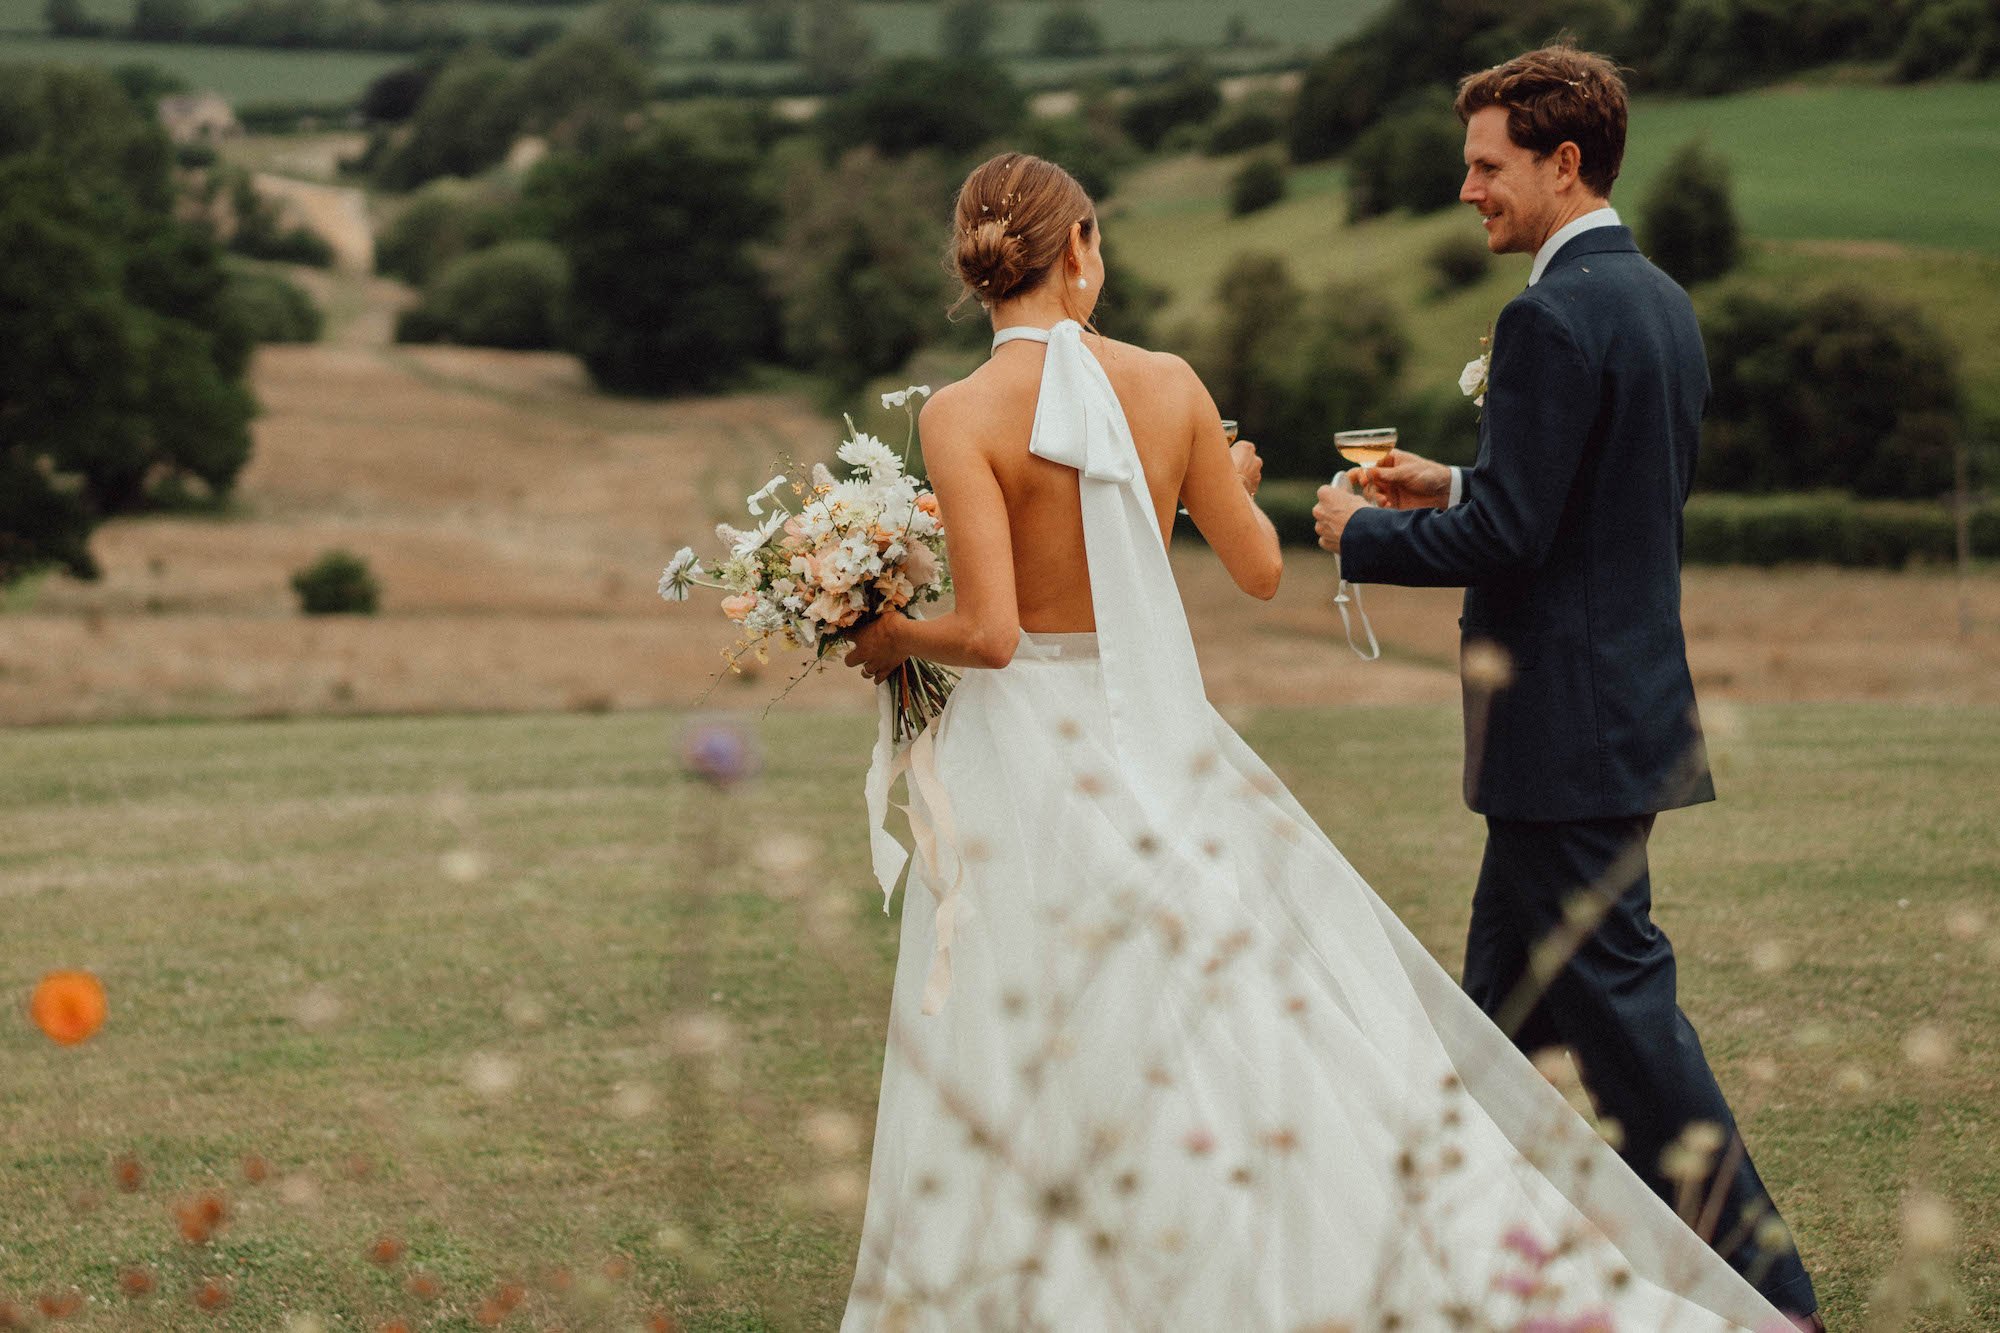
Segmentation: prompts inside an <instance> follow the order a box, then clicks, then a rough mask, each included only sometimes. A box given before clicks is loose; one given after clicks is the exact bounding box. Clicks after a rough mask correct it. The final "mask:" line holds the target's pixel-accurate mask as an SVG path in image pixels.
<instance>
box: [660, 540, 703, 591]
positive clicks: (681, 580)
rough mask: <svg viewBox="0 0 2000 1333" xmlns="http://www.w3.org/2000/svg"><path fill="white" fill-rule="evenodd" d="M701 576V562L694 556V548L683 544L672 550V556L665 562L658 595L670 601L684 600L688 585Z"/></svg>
mask: <svg viewBox="0 0 2000 1333" xmlns="http://www.w3.org/2000/svg"><path fill="white" fill-rule="evenodd" d="M700 577H701V562H700V561H699V560H697V559H695V558H694V548H693V547H691V546H683V547H681V549H680V550H678V551H676V552H674V558H673V559H672V560H669V561H668V562H667V568H666V571H665V572H664V573H662V574H661V575H660V596H662V597H664V598H666V599H667V600H668V601H670V602H685V601H686V600H687V599H688V587H689V586H690V585H691V584H692V583H693V582H694V581H695V580H696V579H698V578H700Z"/></svg>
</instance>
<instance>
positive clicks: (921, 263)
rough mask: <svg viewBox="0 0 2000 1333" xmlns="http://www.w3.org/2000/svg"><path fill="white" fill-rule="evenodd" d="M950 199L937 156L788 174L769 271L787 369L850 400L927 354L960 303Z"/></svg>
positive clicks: (871, 155) (850, 157) (862, 161)
mask: <svg viewBox="0 0 2000 1333" xmlns="http://www.w3.org/2000/svg"><path fill="white" fill-rule="evenodd" d="M950 189H951V184H950V182H949V181H948V180H946V179H945V177H944V175H943V174H942V173H941V172H940V171H939V170H938V168H937V165H936V164H935V163H934V162H933V161H932V160H930V159H928V158H922V157H916V158H907V159H905V160H903V161H901V162H885V161H884V160H882V159H881V158H880V157H879V156H877V155H876V154H875V152H874V151H873V150H872V149H867V148H857V149H855V150H853V151H852V152H850V153H848V154H847V155H846V156H845V157H843V158H842V159H841V160H840V162H839V163H838V164H837V165H836V166H833V167H823V166H821V165H820V164H819V163H817V162H814V161H811V160H807V161H806V162H803V163H801V164H800V165H799V167H798V168H797V169H795V170H792V171H790V172H788V173H786V178H785V185H784V194H783V196H782V199H781V207H782V211H783V218H784V220H783V223H782V224H781V227H780V231H779V235H778V237H777V240H776V243H775V244H773V245H772V246H770V247H769V248H768V249H767V250H766V251H765V252H764V253H763V255H762V263H763V266H764V270H765V272H766V273H767V274H768V275H769V277H770V282H771V288H772V290H773V291H774V292H775V293H776V295H777V297H778V304H779V313H780V321H781V326H782V328H783V332H784V349H785V358H786V360H787V362H789V363H790V364H792V365H795V366H798V367H800V368H801V369H805V370H810V371H812V372H814V373H815V374H819V375H824V376H826V377H827V378H828V379H829V380H831V381H832V382H833V383H834V384H835V385H836V386H838V387H839V388H840V389H841V390H842V391H849V390H854V389H858V388H859V387H860V386H861V385H863V384H865V383H866V382H867V381H868V380H869V379H871V378H872V377H874V376H876V375H886V374H888V373H889V372H891V371H893V370H896V369H899V368H900V367H901V366H902V364H903V363H904V362H905V361H907V360H908V359H909V358H910V355H911V353H913V352H915V351H916V350H917V349H918V348H919V347H922V346H923V345H924V343H925V342H926V341H927V340H928V339H929V338H930V337H931V336H932V335H933V333H934V331H935V330H937V329H938V328H939V326H940V323H941V316H942V314H943V312H944V310H945V309H946V308H947V307H948V306H949V305H950V304H951V302H952V299H953V297H954V296H956V294H957V292H956V288H955V284H953V283H951V281H950V280H949V278H948V277H947V275H946V273H945V271H944V269H943V267H942V266H941V265H940V264H939V263H938V252H937V231H936V223H935V222H934V221H933V219H934V218H938V217H941V216H944V215H945V211H946V209H947V208H949V206H950V205H949V200H950Z"/></svg>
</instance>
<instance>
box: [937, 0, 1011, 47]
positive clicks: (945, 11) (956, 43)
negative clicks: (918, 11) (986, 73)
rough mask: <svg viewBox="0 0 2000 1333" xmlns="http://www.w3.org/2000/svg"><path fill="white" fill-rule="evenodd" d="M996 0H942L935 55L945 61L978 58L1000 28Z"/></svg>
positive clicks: (998, 8) (998, 9)
mask: <svg viewBox="0 0 2000 1333" xmlns="http://www.w3.org/2000/svg"><path fill="white" fill-rule="evenodd" d="M999 27H1000V7H999V6H998V4H996V3H995V0H944V4H943V6H942V8H941V10H940V12H939V14H938V54H939V55H940V56H942V57H944V58H945V59H946V60H979V59H983V58H984V57H985V56H986V54H987V47H988V46H990V45H991V44H992V41H993V34H994V33H995V32H997V31H999Z"/></svg>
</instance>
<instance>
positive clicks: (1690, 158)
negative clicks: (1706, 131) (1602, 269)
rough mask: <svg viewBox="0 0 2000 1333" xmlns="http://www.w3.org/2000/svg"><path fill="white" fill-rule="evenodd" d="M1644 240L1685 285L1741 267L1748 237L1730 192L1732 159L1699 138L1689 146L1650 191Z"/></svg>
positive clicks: (1650, 251)
mask: <svg viewBox="0 0 2000 1333" xmlns="http://www.w3.org/2000/svg"><path fill="white" fill-rule="evenodd" d="M1640 243H1641V244H1642V245H1643V246H1644V247H1645V250H1646V253H1647V255H1648V256H1649V257H1650V258H1651V259H1652V261H1653V262H1654V263H1655V264H1658V265H1659V266H1660V267H1661V268H1663V269H1665V270H1666V271H1667V273H1668V274H1669V275H1670V276H1671V277H1672V278H1673V279H1674V281H1675V282H1678V283H1680V284H1681V285H1682V286H1683V287H1693V286H1696V285H1698V284H1700V283H1704V282H1709V281H1712V280H1714V279H1716V278H1719V277H1721V276H1722V275H1723V274H1725V273H1727V272H1729V271H1730V270H1731V269H1733V268H1735V267H1736V262H1737V260H1738V259H1739V258H1740V257H1741V254H1742V245H1743V241H1742V233H1741V229H1740V228H1739V227H1738V225H1737V221H1736V205H1735V203H1734V201H1733V200H1732V199H1731V196H1730V189H1729V164H1728V163H1727V162H1725V161H1724V160H1723V159H1722V158H1720V157H1718V156H1716V155H1715V154H1713V153H1711V152H1709V151H1708V149H1707V148H1706V147H1705V146H1704V145H1703V144H1702V143H1701V142H1700V141H1699V140H1696V141H1694V142H1692V143H1688V144H1686V145H1684V146H1683V147H1682V148H1681V149H1680V151H1679V152H1677V153H1675V154H1674V156H1673V159H1672V160H1671V161H1669V162H1668V163H1667V165H1666V168H1665V170H1663V171H1662V172H1661V173H1660V175H1659V178H1658V179H1657V180H1655V181H1654V182H1653V188H1652V192H1651V193H1650V194H1648V195H1647V196H1646V206H1645V220H1644V223H1643V225H1642V226H1641V228H1640Z"/></svg>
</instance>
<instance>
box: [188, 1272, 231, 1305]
mask: <svg viewBox="0 0 2000 1333" xmlns="http://www.w3.org/2000/svg"><path fill="white" fill-rule="evenodd" d="M194 1304H195V1308H196V1309H197V1310H201V1311H203V1312H204V1313H207V1314H214V1313H215V1312H216V1311H217V1310H220V1309H222V1308H223V1307H224V1306H226V1305H228V1304H229V1284H228V1283H227V1282H224V1281H223V1280H222V1279H221V1278H219V1277H211V1278H204V1279H202V1283H201V1285H200V1286H199V1287H196V1288H195V1289H194Z"/></svg>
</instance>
